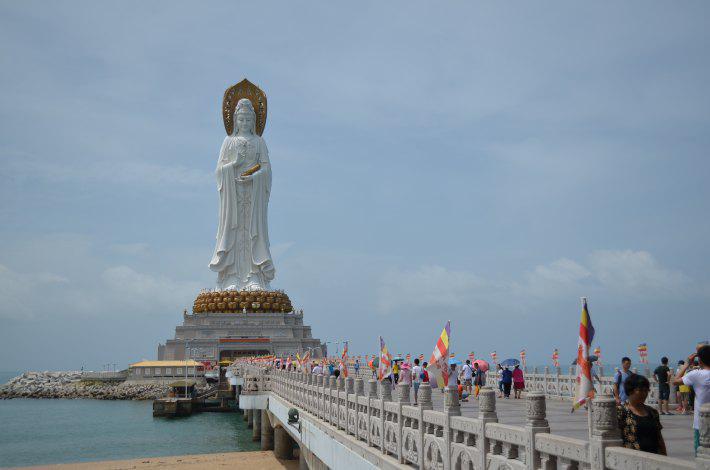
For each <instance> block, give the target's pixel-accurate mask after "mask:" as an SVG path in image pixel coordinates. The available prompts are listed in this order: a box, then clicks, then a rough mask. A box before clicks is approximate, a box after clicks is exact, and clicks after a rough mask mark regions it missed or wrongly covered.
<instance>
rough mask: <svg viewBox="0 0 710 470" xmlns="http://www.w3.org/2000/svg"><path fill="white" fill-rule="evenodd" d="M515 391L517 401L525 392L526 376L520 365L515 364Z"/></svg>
mask: <svg viewBox="0 0 710 470" xmlns="http://www.w3.org/2000/svg"><path fill="white" fill-rule="evenodd" d="M513 390H515V392H514V393H515V398H516V399H520V395H521V394H522V393H523V390H525V375H524V374H523V369H521V368H520V365H519V364H515V369H513Z"/></svg>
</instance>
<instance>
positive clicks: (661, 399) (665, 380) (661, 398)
mask: <svg viewBox="0 0 710 470" xmlns="http://www.w3.org/2000/svg"><path fill="white" fill-rule="evenodd" d="M670 377H671V369H670V368H669V367H668V358H667V357H662V358H661V365H660V366H658V367H656V370H654V371H653V378H654V379H655V380H656V383H657V384H658V412H659V413H661V414H662V415H669V414H671V412H670V410H669V409H668V399H669V398H670V396H671V384H670V383H669V379H670ZM663 405H665V406H666V411H663Z"/></svg>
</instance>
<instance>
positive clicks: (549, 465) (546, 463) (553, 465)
mask: <svg viewBox="0 0 710 470" xmlns="http://www.w3.org/2000/svg"><path fill="white" fill-rule="evenodd" d="M539 468H540V470H557V457H555V456H554V455H550V454H540V467H539Z"/></svg>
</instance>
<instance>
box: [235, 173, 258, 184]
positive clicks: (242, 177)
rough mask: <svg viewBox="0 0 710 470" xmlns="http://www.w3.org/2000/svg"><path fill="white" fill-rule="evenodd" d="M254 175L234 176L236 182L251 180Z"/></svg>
mask: <svg viewBox="0 0 710 470" xmlns="http://www.w3.org/2000/svg"><path fill="white" fill-rule="evenodd" d="M253 176H254V175H247V176H242V175H239V177H237V178H236V180H237V183H246V182H247V181H249V180H251V179H252V177H253Z"/></svg>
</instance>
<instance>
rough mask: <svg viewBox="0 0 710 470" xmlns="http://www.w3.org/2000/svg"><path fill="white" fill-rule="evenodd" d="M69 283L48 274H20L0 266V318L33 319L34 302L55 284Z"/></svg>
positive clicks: (62, 277) (41, 298)
mask: <svg viewBox="0 0 710 470" xmlns="http://www.w3.org/2000/svg"><path fill="white" fill-rule="evenodd" d="M67 282H69V280H68V279H67V278H65V277H64V276H60V275H57V274H54V273H49V272H39V273H29V274H27V273H20V272H17V271H15V270H13V269H10V268H9V267H7V266H5V265H2V264H0V299H2V303H1V304H0V318H14V319H24V318H34V317H35V316H36V311H35V309H34V308H33V307H34V306H35V302H36V300H38V299H40V301H44V300H45V299H44V298H43V295H42V294H43V293H44V294H46V293H47V292H48V290H47V289H48V288H51V287H53V286H54V285H57V284H65V283H67Z"/></svg>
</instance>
